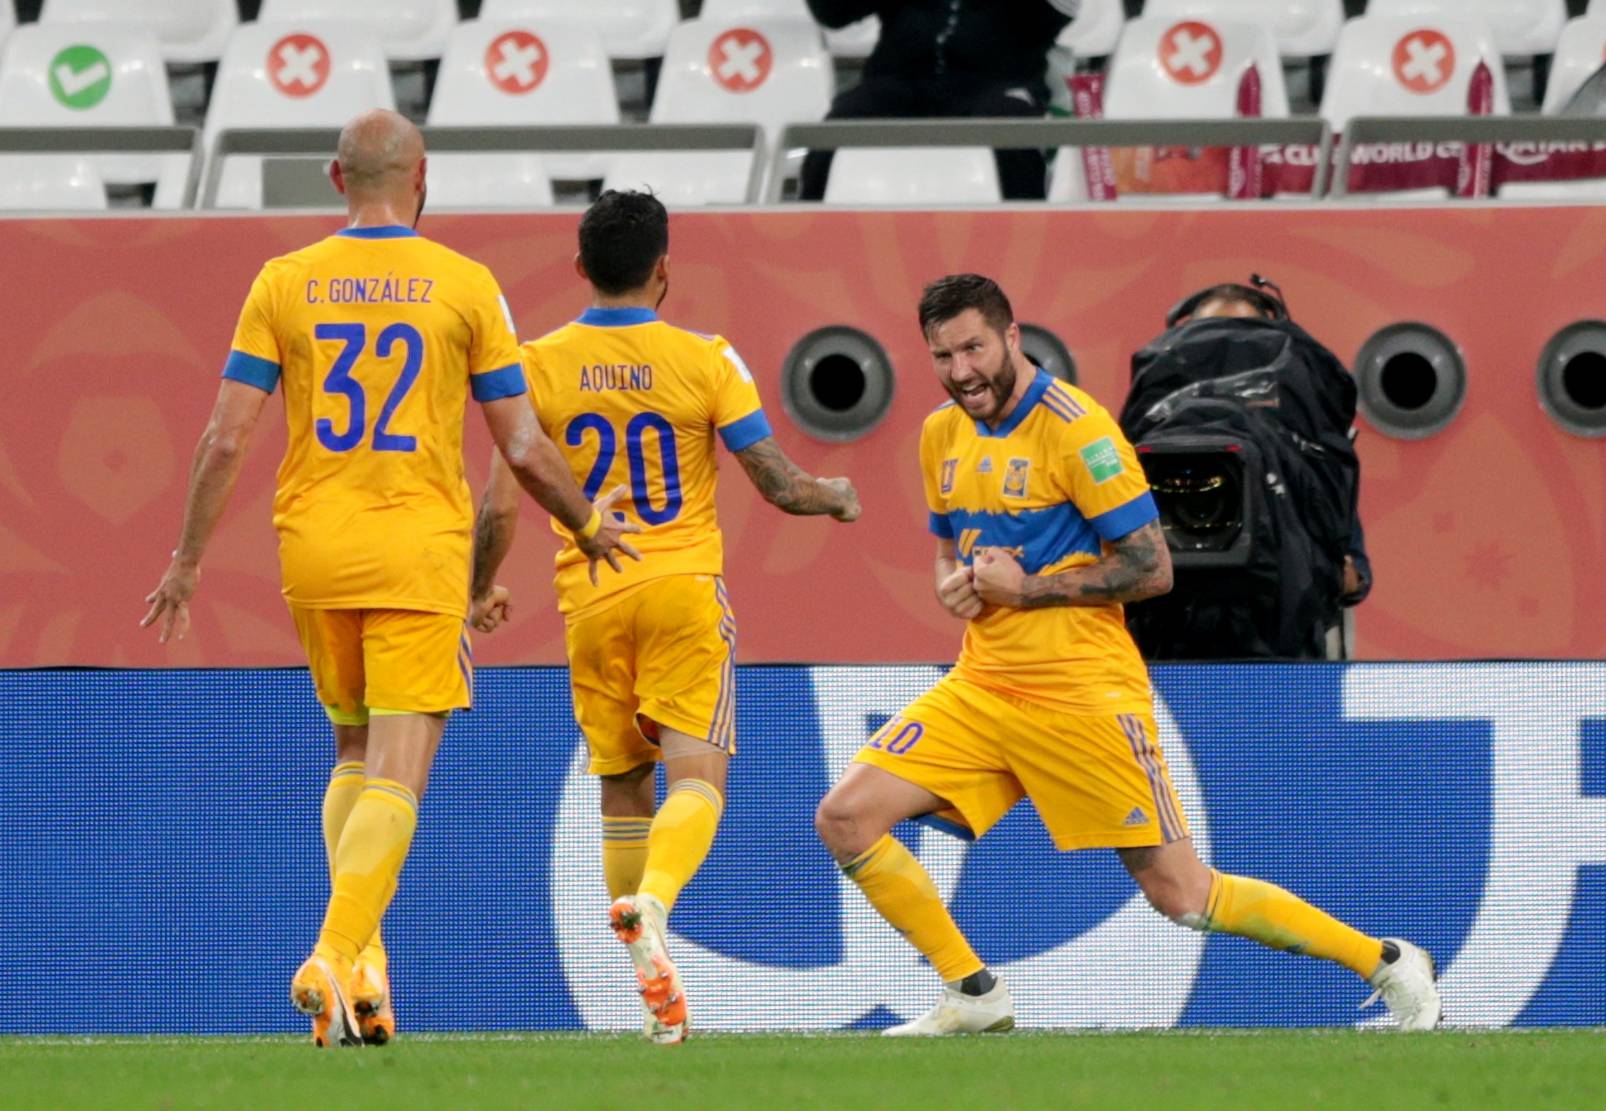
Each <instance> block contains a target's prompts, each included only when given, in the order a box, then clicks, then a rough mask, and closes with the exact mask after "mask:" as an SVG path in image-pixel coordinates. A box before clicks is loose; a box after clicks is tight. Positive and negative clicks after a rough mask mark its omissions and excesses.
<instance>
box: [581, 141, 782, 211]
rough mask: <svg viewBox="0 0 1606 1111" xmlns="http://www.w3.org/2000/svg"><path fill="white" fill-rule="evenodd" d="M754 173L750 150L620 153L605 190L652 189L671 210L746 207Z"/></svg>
mask: <svg viewBox="0 0 1606 1111" xmlns="http://www.w3.org/2000/svg"><path fill="white" fill-rule="evenodd" d="M752 172H753V155H752V154H751V153H750V152H748V151H719V152H713V151H707V152H705V151H671V152H648V151H637V152H631V153H628V154H621V155H619V156H617V157H616V158H615V159H614V163H613V168H612V169H610V170H609V171H608V176H607V178H606V179H605V180H604V181H603V188H605V189H650V190H652V191H653V192H654V193H656V194H657V195H658V199H659V200H661V201H663V202H664V204H666V205H668V206H669V207H671V208H676V207H679V208H689V207H693V206H696V205H706V204H744V203H746V200H747V184H748V181H749V180H750V178H749V175H750V174H751V173H752Z"/></svg>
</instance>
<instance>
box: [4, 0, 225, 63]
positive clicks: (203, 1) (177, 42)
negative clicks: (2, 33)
mask: <svg viewBox="0 0 1606 1111" xmlns="http://www.w3.org/2000/svg"><path fill="white" fill-rule="evenodd" d="M9 6H10V5H9V4H4V2H3V0H0V7H9ZM39 21H40V22H41V23H127V22H132V23H137V24H139V25H140V26H143V27H145V28H147V29H148V30H150V31H151V32H152V33H153V34H154V35H155V36H156V40H157V41H158V42H160V43H161V44H162V57H164V58H166V59H167V60H168V61H169V62H177V63H179V64H182V65H192V64H195V63H198V62H215V61H217V59H218V58H219V57H220V56H221V55H222V54H223V44H224V43H225V42H227V41H228V38H229V34H230V32H232V31H233V30H234V28H235V27H236V26H238V24H239V22H240V11H239V8H238V7H237V6H236V4H235V0H140V3H138V4H134V3H131V2H130V0H45V6H44V9H43V10H42V11H41V12H40V13H39Z"/></svg>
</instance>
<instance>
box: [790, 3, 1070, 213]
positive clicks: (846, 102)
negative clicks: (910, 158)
mask: <svg viewBox="0 0 1606 1111" xmlns="http://www.w3.org/2000/svg"><path fill="white" fill-rule="evenodd" d="M808 4H809V11H810V12H811V13H812V14H813V15H814V18H815V19H816V20H818V21H819V22H820V23H821V24H823V25H824V26H826V27H845V26H847V25H848V24H849V23H853V22H856V21H857V20H860V19H863V18H864V17H866V16H870V15H874V16H878V17H879V18H880V20H881V37H880V38H879V39H877V40H876V45H875V49H874V50H873V51H872V52H871V54H870V58H869V60H868V61H867V62H866V63H865V67H864V78H863V80H861V81H860V82H859V83H858V84H857V85H854V86H853V87H852V88H849V89H846V90H844V91H843V92H841V93H839V94H838V95H837V97H836V99H835V100H833V101H832V102H831V111H830V114H829V115H827V116H826V119H828V120H848V119H872V118H876V119H890V118H895V117H896V118H905V119H918V118H924V117H939V116H1022V117H1026V118H1040V117H1042V115H1043V114H1044V113H1045V112H1046V111H1047V106H1048V83H1047V72H1048V50H1049V47H1051V46H1053V45H1054V41H1055V39H1056V38H1057V37H1058V36H1059V33H1060V32H1061V31H1063V30H1064V29H1065V26H1066V24H1068V23H1070V21H1071V19H1072V18H1073V17H1074V16H1075V15H1076V13H1077V9H1078V6H1079V4H1080V0H808ZM832 154H833V152H832V151H827V150H817V151H811V152H810V153H809V155H808V157H807V158H806V159H804V162H803V173H802V179H801V181H800V183H799V195H800V196H801V198H802V199H803V200H819V199H820V198H822V197H824V196H825V183H826V178H827V177H828V176H829V174H830V171H831V159H832ZM995 158H996V160H997V163H998V180H999V187H1000V190H1001V191H1002V193H1003V196H1004V198H1005V199H1006V200H1011V199H1016V200H1032V199H1036V200H1041V199H1043V197H1044V196H1046V195H1047V173H1048V164H1047V162H1046V161H1045V160H1044V158H1043V152H1042V151H1041V150H1039V149H1036V148H1030V149H1020V150H1011V149H1005V150H999V151H997V152H995Z"/></svg>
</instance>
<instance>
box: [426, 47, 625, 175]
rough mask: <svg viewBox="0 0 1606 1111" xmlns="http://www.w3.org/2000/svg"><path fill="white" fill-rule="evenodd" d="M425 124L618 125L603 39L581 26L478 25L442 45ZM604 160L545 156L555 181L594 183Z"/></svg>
mask: <svg viewBox="0 0 1606 1111" xmlns="http://www.w3.org/2000/svg"><path fill="white" fill-rule="evenodd" d="M429 122H430V123H431V124H435V125H439V126H455V127H476V126H478V127H483V126H489V125H506V126H510V127H518V126H529V125H533V124H602V125H607V124H617V123H618V122H619V102H618V100H617V99H616V98H615V95H614V86H613V70H612V68H611V67H610V66H609V64H608V55H607V53H606V51H605V50H604V49H603V46H602V39H601V38H600V37H599V36H598V35H597V33H596V31H594V30H593V29H591V28H590V27H587V26H585V25H583V24H578V23H564V22H561V21H548V22H546V23H535V22H531V21H519V20H515V21H511V22H504V21H501V20H486V19H479V20H474V21H473V22H470V23H460V24H458V26H457V28H456V29H455V30H454V31H453V32H452V36H451V38H450V39H449V40H448V41H447V44H446V56H445V57H444V58H442V59H441V68H440V75H439V77H438V78H437V79H436V82H435V96H434V99H433V100H432V101H431V102H430V106H429ZM612 158H613V156H612V155H608V154H584V153H582V154H563V153H554V154H547V155H544V156H543V158H542V161H543V162H544V164H545V166H546V168H547V170H548V171H549V172H550V173H551V174H552V176H554V177H558V178H575V179H579V178H599V177H602V176H604V175H605V174H606V173H607V172H608V167H609V165H610V164H611V163H612Z"/></svg>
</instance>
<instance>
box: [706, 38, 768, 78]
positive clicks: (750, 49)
mask: <svg viewBox="0 0 1606 1111" xmlns="http://www.w3.org/2000/svg"><path fill="white" fill-rule="evenodd" d="M774 65H775V52H774V51H773V50H771V49H770V43H769V40H768V39H766V38H765V37H764V36H763V35H761V34H759V33H758V32H757V31H754V30H751V29H749V28H747V27H732V28H731V29H730V30H729V31H726V32H725V33H724V34H722V35H720V36H719V37H718V38H717V39H715V40H714V42H713V44H712V45H711V46H709V48H708V70H709V72H710V73H712V74H713V75H714V80H715V81H717V82H719V85H720V87H721V88H722V89H724V90H725V91H727V92H732V93H750V92H752V91H753V90H754V89H756V88H758V87H759V86H760V85H762V84H763V83H764V82H765V80H766V79H767V78H768V77H769V75H770V68H771V67H772V66H774Z"/></svg>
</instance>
